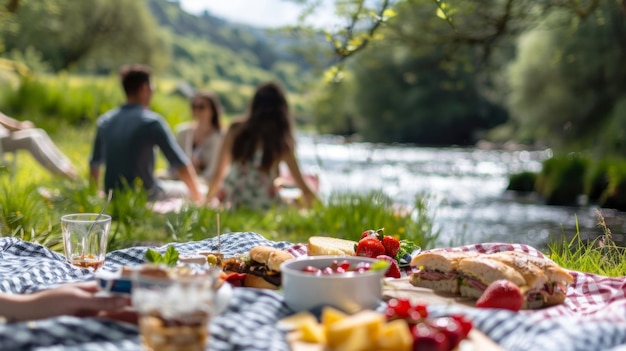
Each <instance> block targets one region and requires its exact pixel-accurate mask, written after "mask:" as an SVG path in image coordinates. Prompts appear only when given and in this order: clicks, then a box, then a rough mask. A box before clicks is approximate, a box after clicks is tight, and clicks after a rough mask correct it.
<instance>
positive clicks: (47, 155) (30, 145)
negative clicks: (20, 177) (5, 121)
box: [0, 129, 78, 179]
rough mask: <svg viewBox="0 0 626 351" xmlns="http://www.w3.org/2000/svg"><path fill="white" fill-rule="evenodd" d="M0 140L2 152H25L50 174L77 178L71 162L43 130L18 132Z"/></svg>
mask: <svg viewBox="0 0 626 351" xmlns="http://www.w3.org/2000/svg"><path fill="white" fill-rule="evenodd" d="M0 140H1V142H2V150H4V152H15V151H17V150H27V151H29V152H30V153H31V154H32V155H33V157H34V158H35V159H36V160H37V162H39V163H40V164H41V165H42V166H43V167H45V168H46V169H47V170H49V171H50V172H52V173H54V174H60V175H64V176H66V177H68V178H72V179H75V178H76V177H77V176H78V175H77V174H76V170H75V168H74V166H73V165H72V162H71V161H70V160H69V159H68V158H67V157H66V156H65V155H64V154H63V152H62V151H61V150H59V148H57V147H56V145H54V143H53V142H52V140H50V137H49V136H48V134H47V133H46V132H45V131H44V130H43V129H24V130H18V131H15V132H13V133H12V134H11V135H9V136H7V137H4V138H1V139H0Z"/></svg>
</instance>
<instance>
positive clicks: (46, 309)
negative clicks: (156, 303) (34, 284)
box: [0, 282, 130, 321]
mask: <svg viewBox="0 0 626 351" xmlns="http://www.w3.org/2000/svg"><path fill="white" fill-rule="evenodd" d="M96 292H98V286H97V285H96V283H95V282H87V283H78V284H66V285H62V286H59V287H57V288H54V289H50V290H45V291H40V292H37V293H34V294H30V295H0V316H4V317H6V318H8V319H9V320H18V321H20V320H33V319H41V318H48V317H54V316H60V315H73V316H80V317H87V316H98V315H103V313H107V312H109V313H111V312H113V311H119V310H122V309H123V308H124V307H125V306H128V305H129V304H130V300H129V299H128V298H125V297H117V296H116V297H100V296H95V293H96Z"/></svg>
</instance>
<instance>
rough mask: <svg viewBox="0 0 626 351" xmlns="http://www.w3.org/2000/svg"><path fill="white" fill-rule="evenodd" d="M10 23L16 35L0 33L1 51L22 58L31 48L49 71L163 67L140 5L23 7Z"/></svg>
mask: <svg viewBox="0 0 626 351" xmlns="http://www.w3.org/2000/svg"><path fill="white" fill-rule="evenodd" d="M13 20H14V21H15V23H16V26H17V30H13V31H6V30H5V31H4V32H3V35H4V38H5V45H6V49H7V50H13V49H16V50H19V51H22V52H24V51H26V50H27V48H28V47H31V46H32V47H33V48H34V49H36V50H37V51H39V52H41V53H42V55H43V56H44V57H45V58H46V59H47V60H48V62H49V63H50V65H51V66H52V68H53V69H54V70H63V69H68V68H70V67H72V66H75V65H77V64H85V65H87V66H89V67H92V68H95V69H99V70H104V71H106V70H109V69H112V68H117V67H118V66H119V65H120V64H121V63H125V62H131V61H135V62H143V63H147V64H151V65H153V66H161V65H162V64H163V62H162V61H161V59H162V58H163V55H162V52H161V50H160V48H161V45H160V42H159V37H158V33H157V28H156V24H155V22H154V20H153V18H152V17H151V15H150V13H149V12H148V8H147V7H146V5H145V3H144V2H143V1H133V0H82V1H71V0H49V1H45V2H43V1H42V2H40V1H25V2H24V3H23V5H22V6H21V7H20V8H19V10H18V11H16V12H15V13H14V15H13Z"/></svg>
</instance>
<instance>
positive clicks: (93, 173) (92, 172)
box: [89, 167, 100, 186]
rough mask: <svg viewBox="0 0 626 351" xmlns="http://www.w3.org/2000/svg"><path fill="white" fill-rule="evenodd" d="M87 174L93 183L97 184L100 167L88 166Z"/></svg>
mask: <svg viewBox="0 0 626 351" xmlns="http://www.w3.org/2000/svg"><path fill="white" fill-rule="evenodd" d="M89 176H90V177H89V179H91V181H92V182H93V184H95V185H96V186H98V184H99V182H100V167H90V168H89Z"/></svg>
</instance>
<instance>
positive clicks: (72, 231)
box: [61, 213, 111, 270]
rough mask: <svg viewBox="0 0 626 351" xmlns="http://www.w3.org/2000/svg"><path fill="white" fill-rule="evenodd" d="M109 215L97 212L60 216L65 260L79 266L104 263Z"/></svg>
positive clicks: (92, 265)
mask: <svg viewBox="0 0 626 351" xmlns="http://www.w3.org/2000/svg"><path fill="white" fill-rule="evenodd" d="M110 228H111V216H109V215H105V214H102V215H99V214H97V213H78V214H68V215H65V216H63V217H61V229H62V231H63V246H64V248H65V257H67V261H68V262H69V263H71V264H72V265H74V266H77V267H81V268H92V269H94V270H98V268H100V267H102V265H104V256H105V255H106V251H107V240H108V237H109V229H110Z"/></svg>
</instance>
